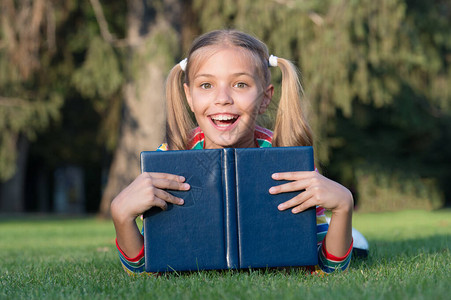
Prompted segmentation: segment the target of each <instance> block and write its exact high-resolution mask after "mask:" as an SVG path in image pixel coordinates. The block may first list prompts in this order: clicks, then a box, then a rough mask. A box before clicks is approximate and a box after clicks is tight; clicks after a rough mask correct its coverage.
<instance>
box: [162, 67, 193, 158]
mask: <svg viewBox="0 0 451 300" xmlns="http://www.w3.org/2000/svg"><path fill="white" fill-rule="evenodd" d="M183 74H184V72H183V70H182V68H181V67H180V64H177V65H176V66H175V67H173V68H172V70H171V71H170V72H169V75H168V78H167V81H166V111H167V117H166V141H167V143H168V148H169V149H170V150H185V149H187V148H188V144H189V140H190V134H191V131H192V129H193V128H194V123H193V121H192V119H191V116H190V114H189V111H188V108H187V105H186V99H185V92H184V90H183V84H182V79H183Z"/></svg>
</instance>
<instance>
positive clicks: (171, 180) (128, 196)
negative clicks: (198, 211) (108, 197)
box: [111, 172, 190, 222]
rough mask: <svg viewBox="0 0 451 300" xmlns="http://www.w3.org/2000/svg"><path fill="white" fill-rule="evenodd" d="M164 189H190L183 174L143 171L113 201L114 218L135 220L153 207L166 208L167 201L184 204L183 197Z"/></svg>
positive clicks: (112, 212)
mask: <svg viewBox="0 0 451 300" xmlns="http://www.w3.org/2000/svg"><path fill="white" fill-rule="evenodd" d="M164 189H171V190H180V191H186V190H189V189H190V186H189V184H188V183H185V178H184V177H183V176H177V175H173V174H167V173H148V172H145V173H142V174H141V175H139V176H138V177H136V179H135V180H134V181H133V182H132V183H131V184H130V185H129V186H128V187H126V188H125V189H124V190H122V192H120V193H119V195H117V196H116V198H114V200H113V202H112V203H111V214H112V216H113V219H116V220H118V221H119V220H121V221H125V222H129V221H132V220H133V221H134V220H135V219H136V217H138V216H139V215H142V214H143V213H144V212H145V211H147V210H149V209H150V208H151V207H154V206H158V207H160V208H161V209H163V210H165V209H166V208H167V203H173V204H177V205H183V199H180V198H177V197H174V196H173V195H171V194H170V193H168V192H166V191H164Z"/></svg>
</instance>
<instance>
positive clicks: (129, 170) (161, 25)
mask: <svg viewBox="0 0 451 300" xmlns="http://www.w3.org/2000/svg"><path fill="white" fill-rule="evenodd" d="M179 8H180V3H179V1H178V0H160V1H145V0H129V1H128V12H127V27H128V28H127V40H128V44H129V56H128V62H127V66H126V67H127V68H128V70H127V71H128V80H127V82H126V83H125V86H124V88H123V91H124V103H123V117H122V123H121V132H120V137H119V141H118V146H117V148H116V151H115V154H114V157H113V162H112V164H111V167H110V171H109V175H108V182H107V185H106V187H105V190H104V193H103V196H102V200H101V203H100V212H99V213H100V215H101V216H103V217H108V216H110V204H111V201H112V199H113V198H114V197H115V196H116V195H117V194H118V193H119V192H120V191H121V190H122V189H124V188H125V187H126V186H127V185H128V184H130V183H131V181H133V180H134V178H135V177H136V176H137V175H138V174H139V173H140V152H141V151H144V150H155V149H156V148H157V147H158V146H159V145H160V144H161V143H162V141H163V139H164V135H165V96H164V84H165V79H166V76H167V73H168V71H169V69H170V68H171V66H172V65H173V64H174V59H175V56H177V54H178V53H177V52H176V51H178V49H179V48H180V46H179V44H180V41H179V39H180V38H179V36H180V34H179V33H178V28H179V27H180V26H179V24H178V21H177V20H179V19H180V9H179ZM167 49H170V50H169V51H166V50H167Z"/></svg>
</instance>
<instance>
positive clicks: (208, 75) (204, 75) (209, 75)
mask: <svg viewBox="0 0 451 300" xmlns="http://www.w3.org/2000/svg"><path fill="white" fill-rule="evenodd" d="M232 76H233V77H239V76H249V77H252V78H254V76H252V74H250V73H247V72H238V73H233V74H232ZM198 77H208V78H211V77H215V76H214V75H212V74H197V75H196V76H194V79H196V78H198Z"/></svg>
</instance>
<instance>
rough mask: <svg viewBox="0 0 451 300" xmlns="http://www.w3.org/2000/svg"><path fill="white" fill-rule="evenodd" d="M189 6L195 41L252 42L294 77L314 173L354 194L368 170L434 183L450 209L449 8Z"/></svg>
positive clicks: (407, 4)
mask: <svg viewBox="0 0 451 300" xmlns="http://www.w3.org/2000/svg"><path fill="white" fill-rule="evenodd" d="M193 6H194V8H195V11H196V13H197V15H198V18H199V26H200V30H201V31H208V30H211V29H215V28H228V27H232V28H233V27H234V28H238V29H241V30H244V31H247V32H250V33H253V34H255V35H256V36H257V37H259V38H260V39H262V40H263V41H265V42H266V43H267V45H268V47H269V50H270V52H272V53H274V54H275V55H277V56H281V57H285V58H289V59H292V60H294V61H295V63H296V64H297V65H298V66H299V67H300V70H301V74H302V80H303V84H304V87H305V89H306V92H307V97H308V100H309V102H310V107H309V106H308V105H306V110H307V111H310V121H311V123H312V125H313V128H314V132H315V136H316V140H315V151H316V157H317V158H318V163H317V165H318V166H319V167H320V168H321V169H322V170H323V172H325V174H326V175H328V176H331V177H332V178H335V179H337V180H339V181H340V182H342V183H344V184H346V185H347V186H348V187H350V188H353V189H354V190H355V191H356V192H359V191H362V189H355V187H356V186H362V185H364V183H363V182H360V178H359V176H358V172H359V170H362V169H364V168H365V165H362V163H364V162H369V163H371V164H373V165H375V166H378V168H379V169H384V170H387V171H388V172H394V173H396V174H409V173H413V177H415V178H418V180H420V181H433V182H437V185H438V186H437V187H436V188H434V189H436V191H434V192H433V193H434V195H436V197H439V198H440V199H439V201H438V202H439V203H443V202H444V200H445V199H448V200H449V199H450V195H451V190H450V188H449V185H448V184H446V182H447V181H449V178H450V176H451V173H450V171H449V166H448V167H447V166H446V164H443V162H444V161H450V160H451V156H450V152H449V151H447V148H449V145H450V143H451V135H450V128H451V123H450V113H451V110H450V108H451V94H450V90H451V68H450V53H451V43H450V41H451V36H450V32H451V31H450V30H449V28H450V27H451V23H450V20H451V18H450V12H451V7H450V3H449V2H446V1H429V2H422V1H403V0H384V1H370V0H364V1H340V0H330V1H319V2H318V1H262V0H261V1H239V2H234V1H226V0H224V1H205V0H194V1H193ZM249 20H252V22H249ZM274 75H275V76H274V80H275V81H276V82H278V80H279V76H280V75H279V74H277V72H274ZM274 107H276V106H273V107H272V108H274ZM439 145H441V146H439ZM446 145H448V146H446ZM374 176H375V177H378V175H377V174H375V175H374ZM393 179H394V178H393ZM406 180H407V181H409V178H406ZM401 182H405V180H401ZM409 182H410V181H409ZM372 183H374V184H377V183H376V182H375V181H372ZM415 183H417V179H415V180H413V181H411V182H410V183H409V184H415ZM374 189H377V186H375V187H374ZM440 190H442V191H444V193H445V194H443V193H442V192H440ZM438 195H440V196H438ZM356 196H357V197H358V198H362V199H361V200H362V201H363V198H365V197H366V199H369V198H371V197H372V196H374V195H371V197H370V195H368V194H366V195H358V194H357V195H356ZM414 198H415V197H414ZM373 200H374V199H373ZM377 201H388V199H382V198H380V197H378V198H377ZM413 201H416V200H415V199H413ZM425 201H426V202H427V200H425ZM407 202H408V201H405V202H404V203H407ZM426 205H427V204H426ZM406 207H409V205H407V206H406Z"/></svg>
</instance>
